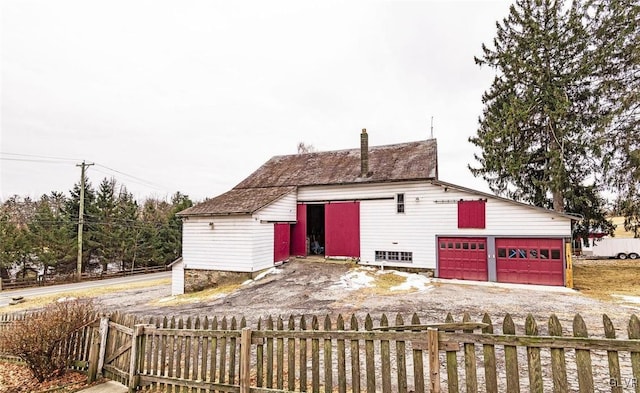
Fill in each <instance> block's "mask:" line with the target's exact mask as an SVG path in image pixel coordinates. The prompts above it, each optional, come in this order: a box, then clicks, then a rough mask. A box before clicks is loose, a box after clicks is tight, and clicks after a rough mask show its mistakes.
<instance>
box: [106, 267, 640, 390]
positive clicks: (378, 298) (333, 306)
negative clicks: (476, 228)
mask: <svg viewBox="0 0 640 393" xmlns="http://www.w3.org/2000/svg"><path fill="white" fill-rule="evenodd" d="M385 274H394V273H390V272H389V271H388V270H387V271H385ZM380 276H382V274H381V272H380V271H379V270H378V269H373V268H362V267H357V268H355V267H354V266H353V265H346V264H329V263H317V262H308V261H294V262H290V263H287V264H285V265H283V266H282V267H279V268H277V269H273V270H272V271H271V272H270V274H267V275H265V276H264V277H263V278H260V279H258V280H255V281H251V282H249V283H246V284H245V285H243V286H241V287H240V288H239V289H238V290H236V291H234V292H233V293H231V294H229V295H226V296H224V297H220V298H217V299H211V298H209V299H206V298H202V299H193V302H192V303H189V304H182V305H169V304H170V299H171V296H170V288H169V286H168V285H166V286H161V287H155V288H143V289H136V290H129V291H125V292H119V293H112V294H110V295H105V296H101V297H99V301H100V302H101V303H102V305H103V306H105V307H106V308H108V309H111V310H119V311H122V312H129V313H135V314H137V315H140V316H144V317H149V316H155V317H162V316H181V317H188V316H192V317H193V316H201V317H202V316H205V315H206V316H209V317H213V316H217V317H218V318H221V317H223V316H227V317H228V318H230V317H232V316H235V317H242V316H244V317H245V318H246V319H247V322H248V324H249V326H255V323H256V321H257V319H258V318H259V317H263V318H265V317H267V316H269V315H271V316H274V317H277V316H282V317H283V318H285V320H286V318H288V317H289V315H294V316H296V324H297V323H298V321H299V318H298V317H299V316H301V315H306V316H311V315H317V316H319V317H324V316H325V315H327V314H329V315H330V316H332V319H333V320H334V321H335V317H337V315H338V314H342V315H343V316H345V317H349V316H350V315H351V314H356V315H357V316H358V318H359V319H360V320H361V321H362V320H363V319H364V317H365V315H366V314H367V313H369V314H371V316H372V317H373V319H374V326H378V324H379V319H380V317H381V315H382V314H383V313H385V314H387V317H389V319H390V322H391V324H393V321H395V317H396V314H398V313H399V314H401V315H402V317H403V318H404V320H405V323H409V321H410V319H411V315H412V314H413V313H417V314H418V316H419V317H420V319H421V322H422V323H434V322H444V319H445V317H446V315H447V313H449V312H450V313H451V314H452V315H453V316H454V318H455V319H456V320H458V321H460V320H461V319H462V316H463V314H464V313H465V312H468V313H469V314H470V315H471V318H472V320H474V321H480V320H481V319H482V316H483V314H484V313H485V312H486V313H489V315H491V318H492V320H493V324H494V331H495V333H501V332H502V321H503V319H504V316H505V315H506V314H507V313H509V314H511V316H512V318H513V320H514V322H515V324H516V330H517V333H518V334H524V323H525V319H526V317H527V315H528V314H532V315H533V316H534V317H535V319H536V321H537V323H538V328H539V331H540V333H541V334H543V335H546V334H547V330H548V329H547V324H548V319H549V316H550V315H551V314H555V315H557V316H558V318H559V319H560V321H561V323H562V326H563V331H564V332H563V333H564V335H566V336H570V335H572V321H573V317H574V315H575V314H576V313H579V314H580V315H581V316H582V317H583V318H584V320H585V322H586V325H587V328H588V330H589V335H590V336H600V337H602V336H603V335H604V332H603V327H602V326H603V322H602V314H604V313H606V314H607V315H608V316H609V317H610V318H611V319H612V321H613V323H614V326H615V327H616V330H617V331H618V332H617V336H618V337H620V338H626V337H627V333H626V331H627V324H628V321H629V317H630V316H631V314H633V313H636V314H637V313H638V311H639V310H640V304H637V303H636V304H623V303H614V302H605V301H599V300H596V299H593V298H589V297H587V296H584V295H582V294H581V293H579V292H577V291H573V290H569V289H567V288H556V287H538V286H523V285H505V284H489V283H475V284H470V283H461V282H454V281H450V280H435V279H430V278H428V277H426V276H423V275H416V274H413V275H406V274H405V275H403V276H402V277H403V278H402V279H398V278H397V277H396V279H395V280H394V282H397V281H398V280H401V281H403V280H405V279H406V282H405V284H407V285H409V286H410V287H411V288H410V289H407V288H406V287H405V288H404V289H403V288H402V286H400V288H398V289H400V290H392V289H396V288H389V287H388V286H387V287H383V286H381V285H377V286H376V283H379V281H376V277H380ZM385 288H386V289H385ZM161 299H165V300H169V301H168V302H166V303H163V302H162V301H160V302H159V300H161ZM163 304H164V305H163ZM320 321H322V319H320ZM481 350H482V349H481V347H480V346H476V354H477V356H480V357H481V356H482V355H481ZM501 351H502V349H500V348H498V349H497V353H498V359H497V362H498V363H497V366H498V369H499V370H503V369H504V358H503V356H502V355H501V354H500V353H501ZM600 352H602V353H599V354H597V355H596V354H594V357H593V360H592V362H593V363H592V368H593V371H594V383H595V387H594V391H595V392H606V391H610V390H611V388H610V386H609V374H608V367H607V360H606V356H607V355H606V352H603V351H600ZM462 356H463V352H462V351H460V352H459V353H458V364H464V358H463V357H462ZM573 356H574V354H573V351H569V352H567V361H568V363H567V367H568V376H569V384H570V386H572V387H577V374H576V372H575V361H573V360H571V359H572V357H573ZM443 357H444V354H441V358H442V359H441V360H442V361H443V360H444V359H443ZM518 357H519V362H520V364H521V365H526V363H527V359H526V351H525V350H524V348H520V349H519V350H518ZM626 357H627V358H623V364H624V366H623V369H622V373H623V377H624V378H626V379H624V380H625V381H630V380H631V379H630V378H631V370H630V369H629V364H630V361H629V359H628V353H627V354H626ZM541 361H542V363H543V366H544V367H543V374H544V375H545V382H544V385H545V391H551V390H552V386H551V377H550V375H549V373H550V366H549V362H550V360H549V353H548V350H547V351H543V352H542V355H541ZM545 365H546V366H545ZM482 366H483V364H482V362H481V361H479V363H478V383H479V386H482V385H483V382H484V372H483V371H482ZM461 372H462V371H461ZM499 372H500V373H502V372H503V371H499ZM526 372H527V368H526V366H524V367H523V368H521V369H520V374H521V375H520V381H521V389H524V390H527V389H528V379H527V374H526ZM443 378H444V379H445V380H443V383H446V372H445V373H444V374H443ZM460 380H461V381H463V380H464V379H463V377H462V375H461V376H460ZM461 383H463V382H461ZM499 384H500V386H499V387H500V390H504V389H506V387H505V386H503V385H504V376H502V377H501V378H499ZM461 389H463V390H464V388H463V385H461ZM481 390H482V389H481Z"/></svg>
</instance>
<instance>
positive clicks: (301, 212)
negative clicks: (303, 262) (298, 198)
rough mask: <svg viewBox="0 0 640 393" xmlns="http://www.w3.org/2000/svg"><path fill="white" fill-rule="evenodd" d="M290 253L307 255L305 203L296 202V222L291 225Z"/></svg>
mask: <svg viewBox="0 0 640 393" xmlns="http://www.w3.org/2000/svg"><path fill="white" fill-rule="evenodd" d="M291 255H303V256H304V255H307V205H304V204H302V203H300V204H298V206H297V211H296V223H295V224H294V225H293V226H292V227H291Z"/></svg>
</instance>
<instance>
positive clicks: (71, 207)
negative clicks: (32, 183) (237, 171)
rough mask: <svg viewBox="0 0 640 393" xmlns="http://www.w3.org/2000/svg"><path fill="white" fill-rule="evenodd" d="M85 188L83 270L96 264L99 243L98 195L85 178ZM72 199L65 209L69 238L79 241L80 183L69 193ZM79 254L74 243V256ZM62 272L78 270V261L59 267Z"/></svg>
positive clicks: (68, 200)
mask: <svg viewBox="0 0 640 393" xmlns="http://www.w3.org/2000/svg"><path fill="white" fill-rule="evenodd" d="M84 183H85V187H84V214H83V216H84V226H83V232H82V243H83V244H82V268H83V271H86V270H87V268H92V267H93V265H94V264H95V262H96V260H97V259H96V258H95V257H96V255H97V251H96V250H97V248H98V243H96V240H95V238H96V230H97V227H98V226H97V225H96V221H97V217H98V209H97V207H96V194H95V191H94V190H93V187H92V186H91V182H90V181H89V179H88V178H86V177H85V182H84ZM69 193H70V195H71V197H70V198H69V199H67V201H66V203H65V207H64V215H65V219H66V220H67V222H68V227H67V228H68V234H69V238H70V239H73V240H77V235H78V213H79V211H80V183H79V182H78V183H76V184H75V185H74V186H73V189H72V190H70V191H69ZM77 252H78V246H77V242H74V255H76V254H77ZM59 269H60V270H61V272H66V273H70V272H73V271H75V270H76V259H73V262H69V263H66V264H64V265H63V266H59Z"/></svg>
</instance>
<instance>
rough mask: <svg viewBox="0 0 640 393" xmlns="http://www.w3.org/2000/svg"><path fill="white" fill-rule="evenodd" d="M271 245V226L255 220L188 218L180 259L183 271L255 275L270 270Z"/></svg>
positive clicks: (184, 228)
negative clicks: (194, 270)
mask: <svg viewBox="0 0 640 393" xmlns="http://www.w3.org/2000/svg"><path fill="white" fill-rule="evenodd" d="M210 223H213V229H212V228H211V225H209V224H210ZM273 244H274V229H273V224H272V223H260V221H259V220H258V218H257V217H256V216H254V217H251V216H240V217H209V218H189V219H188V220H186V221H185V222H184V225H183V243H182V258H183V262H184V265H185V269H205V270H226V271H235V272H255V271H259V270H262V269H265V268H268V267H271V266H273Z"/></svg>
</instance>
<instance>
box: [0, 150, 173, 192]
mask: <svg viewBox="0 0 640 393" xmlns="http://www.w3.org/2000/svg"><path fill="white" fill-rule="evenodd" d="M3 155H4V156H11V157H2V156H3ZM19 157H29V158H19ZM0 160H3V161H18V162H35V163H42V164H71V163H76V162H77V161H80V159H73V158H68V157H56V156H44V155H37V154H23V153H9V152H0ZM95 166H96V167H101V168H104V169H106V170H108V171H111V172H112V173H117V174H119V175H122V176H126V177H127V178H128V179H133V180H129V181H132V182H133V183H136V184H138V185H142V186H145V187H151V188H155V189H157V190H162V191H169V190H171V189H172V188H171V187H166V186H164V185H161V184H158V183H154V182H152V181H149V180H146V179H144V178H141V177H138V176H134V175H131V174H129V173H126V172H123V171H120V170H117V169H114V168H110V167H108V166H106V165H102V164H98V163H95ZM97 172H99V173H103V174H105V175H112V173H107V172H104V171H100V170H97Z"/></svg>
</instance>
